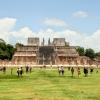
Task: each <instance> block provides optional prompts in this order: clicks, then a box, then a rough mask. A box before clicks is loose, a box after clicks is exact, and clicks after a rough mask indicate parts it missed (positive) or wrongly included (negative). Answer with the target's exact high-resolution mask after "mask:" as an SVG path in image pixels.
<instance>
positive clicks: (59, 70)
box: [58, 67, 62, 75]
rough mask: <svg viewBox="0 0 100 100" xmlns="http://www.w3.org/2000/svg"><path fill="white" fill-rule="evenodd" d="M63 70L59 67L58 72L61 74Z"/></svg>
mask: <svg viewBox="0 0 100 100" xmlns="http://www.w3.org/2000/svg"><path fill="white" fill-rule="evenodd" d="M61 72H62V69H61V67H58V73H59V75H60V74H61Z"/></svg>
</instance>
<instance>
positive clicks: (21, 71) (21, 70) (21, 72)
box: [20, 67, 23, 77]
mask: <svg viewBox="0 0 100 100" xmlns="http://www.w3.org/2000/svg"><path fill="white" fill-rule="evenodd" d="M22 74H23V68H22V67H21V69H20V76H21V77H22Z"/></svg>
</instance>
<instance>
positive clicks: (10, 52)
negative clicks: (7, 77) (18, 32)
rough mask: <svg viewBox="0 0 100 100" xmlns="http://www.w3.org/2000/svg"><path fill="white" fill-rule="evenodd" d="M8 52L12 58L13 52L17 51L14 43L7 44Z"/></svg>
mask: <svg viewBox="0 0 100 100" xmlns="http://www.w3.org/2000/svg"><path fill="white" fill-rule="evenodd" d="M6 52H7V53H8V54H9V59H11V58H12V56H13V54H14V52H15V48H14V47H13V45H11V44H7V50H6Z"/></svg>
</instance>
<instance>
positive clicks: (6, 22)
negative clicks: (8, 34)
mask: <svg viewBox="0 0 100 100" xmlns="http://www.w3.org/2000/svg"><path fill="white" fill-rule="evenodd" d="M15 22H16V19H15V18H3V19H0V32H1V31H2V32H3V31H10V30H11V29H12V27H13V26H14V25H15Z"/></svg>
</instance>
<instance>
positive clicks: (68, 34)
mask: <svg viewBox="0 0 100 100" xmlns="http://www.w3.org/2000/svg"><path fill="white" fill-rule="evenodd" d="M5 24H6V23H5ZM14 24H15V21H13V23H12V24H9V25H8V27H10V28H9V29H10V30H11V31H8V28H7V26H6V27H5V28H4V27H2V26H1V25H0V38H2V39H4V40H5V41H6V42H7V43H11V44H13V45H14V44H15V43H17V42H20V43H23V44H25V45H27V38H28V37H39V38H40V41H41V42H42V39H43V38H44V39H45V44H47V43H48V39H49V38H50V40H51V42H52V41H53V38H65V39H66V41H67V42H69V43H70V45H71V46H81V47H84V48H85V49H86V48H92V49H93V50H95V51H96V52H98V51H100V39H99V38H100V30H97V31H96V32H94V33H93V34H92V35H90V36H89V35H87V34H84V33H79V32H76V31H72V30H63V31H56V32H55V31H53V30H52V29H47V30H45V31H44V30H40V31H39V32H38V33H35V32H33V31H31V30H30V29H29V28H28V27H24V28H22V29H20V30H19V31H12V28H13V25H14ZM4 26H5V25H4ZM4 29H5V30H4ZM2 30H3V31H2Z"/></svg>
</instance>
